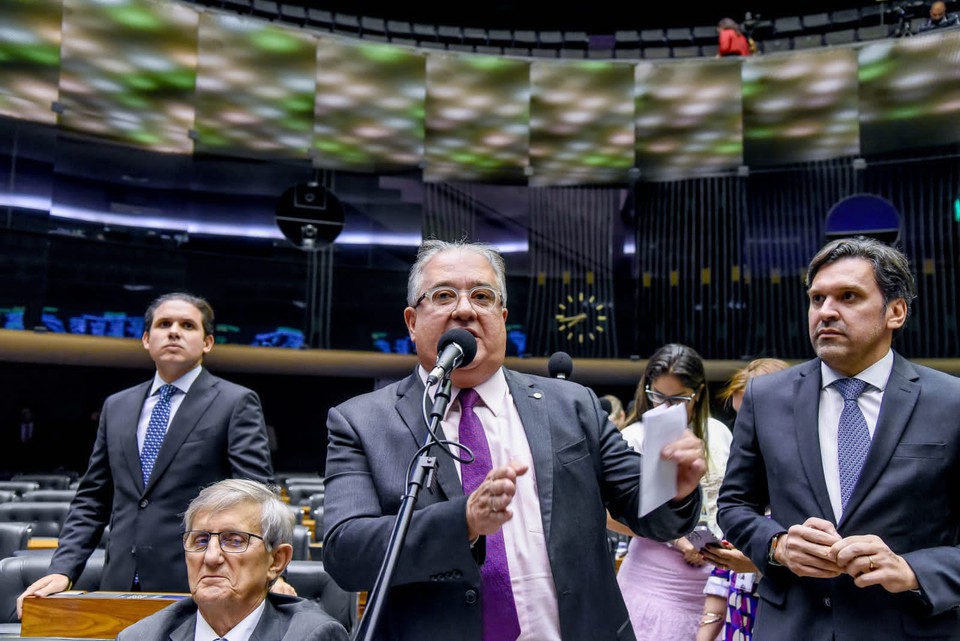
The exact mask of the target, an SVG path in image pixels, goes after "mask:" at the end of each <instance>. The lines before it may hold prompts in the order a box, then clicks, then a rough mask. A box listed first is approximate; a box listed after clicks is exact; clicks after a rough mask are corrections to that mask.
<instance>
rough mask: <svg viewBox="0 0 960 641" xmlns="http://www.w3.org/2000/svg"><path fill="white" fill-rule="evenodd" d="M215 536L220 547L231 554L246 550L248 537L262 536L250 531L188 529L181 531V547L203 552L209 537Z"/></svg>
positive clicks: (189, 550)
mask: <svg viewBox="0 0 960 641" xmlns="http://www.w3.org/2000/svg"><path fill="white" fill-rule="evenodd" d="M211 536H215V537H217V540H219V541H220V549H221V550H223V551H224V552H229V553H231V554H239V553H240V552H246V551H247V548H248V547H249V546H250V539H260V540H261V541H262V540H263V537H262V536H258V535H256V534H251V533H250V532H237V531H234V530H230V531H226V532H207V531H206V530H190V531H189V532H184V533H183V549H184V550H186V551H187V552H204V551H206V549H207V546H208V545H210V537H211Z"/></svg>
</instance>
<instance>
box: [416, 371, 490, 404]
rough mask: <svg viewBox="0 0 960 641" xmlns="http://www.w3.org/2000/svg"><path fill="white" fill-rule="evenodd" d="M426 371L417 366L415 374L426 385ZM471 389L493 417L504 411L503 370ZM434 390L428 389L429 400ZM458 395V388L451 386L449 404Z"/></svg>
mask: <svg viewBox="0 0 960 641" xmlns="http://www.w3.org/2000/svg"><path fill="white" fill-rule="evenodd" d="M428 373H429V372H427V370H425V369H424V368H423V365H417V374H418V375H419V376H420V380H421V381H422V382H423V383H424V384H426V382H427V374H428ZM473 389H475V390H476V391H477V395H478V396H480V400H481V401H483V404H484V406H485V407H486V408H487V409H489V410H490V412H492V413H493V415H494V416H499V415H500V414H501V413H502V412H503V411H504V410H505V409H506V405H505V404H506V402H507V390H508V389H509V388H508V387H507V377H506V376H504V375H503V368H502V367H501V368H499V369H497V371H496V372H494V373H493V375H492V376H491V377H490V378H488V379H487V380H485V381H484V382H482V383H480V384H479V385H477V386H475V387H474V388H473ZM433 390H434V388H433V387H431V388H430V398H433ZM459 394H460V388H459V387H457V386H453V387H452V388H451V389H450V402H451V403H452V402H453V400H454V399H455V398H457V395H459Z"/></svg>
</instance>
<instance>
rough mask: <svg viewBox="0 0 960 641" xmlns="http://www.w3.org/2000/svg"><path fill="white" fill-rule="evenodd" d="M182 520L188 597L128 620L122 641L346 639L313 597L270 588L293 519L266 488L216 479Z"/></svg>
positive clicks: (288, 551) (287, 551) (287, 549)
mask: <svg viewBox="0 0 960 641" xmlns="http://www.w3.org/2000/svg"><path fill="white" fill-rule="evenodd" d="M183 525H184V532H185V533H184V534H183V536H182V538H181V537H177V543H178V545H179V544H180V543H181V542H182V546H183V547H182V549H183V552H182V553H181V554H184V555H185V557H186V567H187V576H188V578H189V581H190V596H191V598H189V599H181V600H180V601H177V602H176V603H174V604H172V605H169V606H167V607H165V608H164V609H162V610H160V611H159V612H157V613H156V614H153V615H151V616H149V617H147V618H145V619H143V620H141V621H139V622H137V623H135V624H133V625H132V626H130V627H129V628H127V629H126V630H124V631H123V632H121V633H120V635H119V636H118V637H117V639H118V640H119V641H127V640H129V641H196V640H197V639H238V640H239V639H250V640H251V641H347V639H348V636H347V631H346V630H345V629H344V628H343V626H342V625H340V624H339V623H338V622H337V621H336V620H335V619H334V618H333V617H331V616H330V615H329V614H327V613H326V612H324V611H323V609H322V608H321V607H320V606H319V605H318V604H317V603H315V602H313V601H306V600H304V599H298V598H296V597H290V596H286V595H279V594H273V593H270V594H268V593H267V591H268V590H269V588H270V585H271V584H272V583H273V582H274V581H275V580H277V577H279V576H280V573H281V572H283V570H284V569H285V568H286V567H287V564H288V563H290V558H291V557H292V555H293V546H292V545H291V543H292V541H293V517H292V515H291V514H290V511H289V510H288V509H287V506H286V505H285V504H284V503H283V501H281V500H280V498H279V497H278V496H277V495H276V494H274V493H273V492H271V491H270V489H269V488H267V487H265V486H263V485H261V484H260V483H256V482H254V481H247V480H242V479H228V480H226V481H220V482H219V483H216V484H215V485H211V486H209V487H207V488H204V490H203V491H202V492H200V495H199V496H197V498H195V499H194V500H193V501H192V502H191V503H190V507H189V508H187V512H186V514H185V515H184V517H183ZM181 563H183V561H182V560H181Z"/></svg>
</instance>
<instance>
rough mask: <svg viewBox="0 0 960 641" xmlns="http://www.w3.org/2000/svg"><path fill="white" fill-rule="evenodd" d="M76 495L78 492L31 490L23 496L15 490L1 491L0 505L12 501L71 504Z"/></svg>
mask: <svg viewBox="0 0 960 641" xmlns="http://www.w3.org/2000/svg"><path fill="white" fill-rule="evenodd" d="M76 494H77V491H76V490H29V491H26V492H23V493H22V494H20V493H18V492H15V491H13V490H0V503H10V502H12V501H26V502H28V503H29V502H41V503H50V502H54V503H63V502H67V503H69V502H70V501H72V500H73V497H74V496H76Z"/></svg>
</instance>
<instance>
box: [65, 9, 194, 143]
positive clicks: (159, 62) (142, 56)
mask: <svg viewBox="0 0 960 641" xmlns="http://www.w3.org/2000/svg"><path fill="white" fill-rule="evenodd" d="M196 49H197V12H196V10H195V9H192V8H189V7H186V6H183V5H181V4H177V3H174V2H164V1H162V0H65V1H64V3H63V47H62V60H61V63H60V103H61V104H62V106H63V111H62V113H61V114H60V117H59V123H60V125H61V126H62V127H63V128H64V129H67V130H70V131H75V132H79V133H83V134H92V135H96V136H99V137H101V138H105V139H108V140H111V141H115V142H120V143H125V144H130V145H135V146H138V147H143V148H145V149H151V150H154V151H164V152H180V153H189V152H190V151H191V150H192V149H193V145H192V143H191V141H190V137H189V131H190V126H191V125H192V123H193V102H192V101H193V91H194V86H195V82H196Z"/></svg>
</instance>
